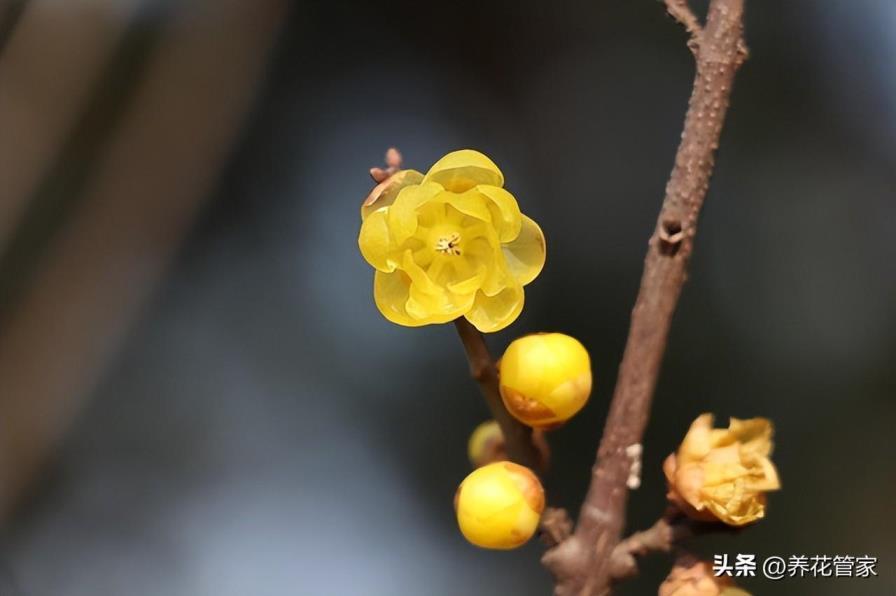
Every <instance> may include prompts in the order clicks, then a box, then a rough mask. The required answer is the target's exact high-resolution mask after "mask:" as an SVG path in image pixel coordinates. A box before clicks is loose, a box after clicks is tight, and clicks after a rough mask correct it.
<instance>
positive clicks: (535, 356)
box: [500, 333, 591, 429]
mask: <svg viewBox="0 0 896 596" xmlns="http://www.w3.org/2000/svg"><path fill="white" fill-rule="evenodd" d="M500 367H501V368H500V373H501V374H500V380H501V397H502V398H503V400H504V406H505V407H506V408H507V410H508V411H509V412H510V413H511V414H512V415H513V416H514V417H515V418H517V419H518V420H519V421H520V422H522V423H523V424H527V425H529V426H531V427H533V428H545V429H550V428H556V427H557V426H560V425H561V424H562V423H564V422H566V421H567V420H569V419H570V418H571V417H572V416H573V415H574V414H575V413H576V412H578V411H579V410H581V409H582V407H583V406H584V405H585V402H587V401H588V396H589V395H590V394H591V360H590V358H589V357H588V351H587V350H586V349H585V346H583V345H582V344H581V343H580V342H579V341H578V340H577V339H575V338H573V337H570V336H568V335H564V334H562V333H537V334H533V335H527V336H525V337H521V338H519V339H517V340H515V341H513V342H512V343H511V344H510V345H509V346H508V347H507V351H505V352H504V356H503V357H502V358H501V362H500Z"/></svg>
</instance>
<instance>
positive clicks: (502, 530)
mask: <svg viewBox="0 0 896 596" xmlns="http://www.w3.org/2000/svg"><path fill="white" fill-rule="evenodd" d="M454 508H455V509H456V510H457V524H458V526H459V527H460V531H461V533H463V535H464V538H466V539H467V540H469V541H470V542H471V543H473V544H475V545H476V546H481V547H482V548H493V549H501V550H506V549H511V548H516V547H518V546H522V545H523V544H525V543H526V542H527V541H528V540H529V539H530V538H531V537H532V535H533V534H535V530H537V529H538V522H539V520H540V519H541V512H542V511H544V489H543V488H542V487H541V482H539V481H538V477H537V476H535V474H534V473H532V470H530V469H529V468H526V467H523V466H520V465H517V464H515V463H511V462H509V461H502V462H495V463H493V464H488V465H487V466H482V467H481V468H478V469H476V470H474V471H473V472H471V473H470V474H469V475H468V476H467V477H466V478H465V479H464V481H463V482H462V483H461V484H460V487H458V489H457V494H455V496H454Z"/></svg>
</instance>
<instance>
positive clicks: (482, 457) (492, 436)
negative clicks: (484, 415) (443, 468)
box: [467, 420, 507, 468]
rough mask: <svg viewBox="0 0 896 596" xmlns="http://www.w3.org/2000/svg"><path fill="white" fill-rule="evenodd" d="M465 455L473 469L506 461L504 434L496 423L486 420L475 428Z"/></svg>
mask: <svg viewBox="0 0 896 596" xmlns="http://www.w3.org/2000/svg"><path fill="white" fill-rule="evenodd" d="M467 455H468V456H469V458H470V463H471V464H473V467H474V468H478V467H480V466H484V465H485V464H490V463H492V462H496V461H502V460H505V459H507V448H506V445H505V443H504V433H502V432H501V427H500V426H498V423H497V421H495V420H487V421H486V422H483V423H482V424H480V425H479V426H477V427H476V430H474V431H473V434H472V435H470V441H469V442H468V443H467Z"/></svg>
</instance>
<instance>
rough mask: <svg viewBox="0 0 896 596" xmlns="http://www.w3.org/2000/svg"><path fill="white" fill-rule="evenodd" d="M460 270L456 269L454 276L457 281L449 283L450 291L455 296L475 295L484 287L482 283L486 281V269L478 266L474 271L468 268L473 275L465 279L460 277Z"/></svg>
mask: <svg viewBox="0 0 896 596" xmlns="http://www.w3.org/2000/svg"><path fill="white" fill-rule="evenodd" d="M460 269H461V268H460V267H456V269H455V276H454V277H455V279H456V281H449V282H448V285H447V287H448V289H449V290H451V291H452V292H454V293H455V294H474V293H475V292H476V290H478V289H479V288H481V287H482V282H483V281H485V275H486V270H485V267H484V266H483V265H477V266H476V267H475V269H474V268H472V267H470V266H467V267H466V269H467V270H469V271H471V272H472V273H471V274H468V275H467V276H466V277H463V278H462V277H461V276H460Z"/></svg>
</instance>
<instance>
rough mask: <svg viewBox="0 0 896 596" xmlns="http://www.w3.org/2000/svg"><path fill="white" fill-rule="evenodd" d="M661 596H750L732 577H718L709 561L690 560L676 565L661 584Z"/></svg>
mask: <svg viewBox="0 0 896 596" xmlns="http://www.w3.org/2000/svg"><path fill="white" fill-rule="evenodd" d="M659 596H750V594H749V593H748V592H745V591H744V590H741V589H740V588H738V587H736V586H735V585H734V582H733V581H732V580H731V578H730V577H727V576H722V577H716V576H715V574H714V573H713V571H712V566H711V565H710V564H709V563H708V562H707V561H698V560H696V559H688V560H684V561H680V562H678V563H676V564H675V566H674V567H673V568H672V571H671V572H670V573H669V576H668V577H667V578H666V580H665V581H664V582H663V583H662V584H660V589H659Z"/></svg>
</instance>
